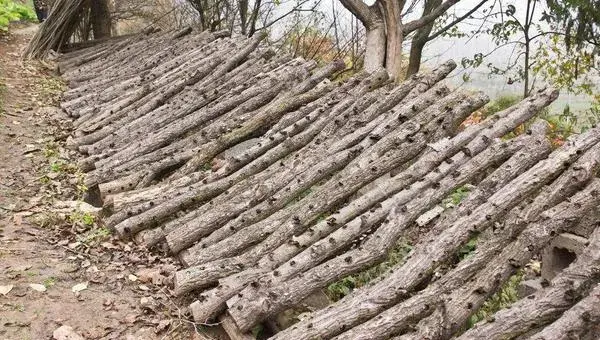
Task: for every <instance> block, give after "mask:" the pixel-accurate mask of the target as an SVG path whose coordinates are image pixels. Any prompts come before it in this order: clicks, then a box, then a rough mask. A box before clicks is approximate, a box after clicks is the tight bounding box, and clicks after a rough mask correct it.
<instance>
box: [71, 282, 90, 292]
mask: <svg viewBox="0 0 600 340" xmlns="http://www.w3.org/2000/svg"><path fill="white" fill-rule="evenodd" d="M87 287H88V283H87V282H83V283H78V284H76V285H74V286H73V288H71V291H72V292H73V293H79V292H81V291H82V290H86V289H87Z"/></svg>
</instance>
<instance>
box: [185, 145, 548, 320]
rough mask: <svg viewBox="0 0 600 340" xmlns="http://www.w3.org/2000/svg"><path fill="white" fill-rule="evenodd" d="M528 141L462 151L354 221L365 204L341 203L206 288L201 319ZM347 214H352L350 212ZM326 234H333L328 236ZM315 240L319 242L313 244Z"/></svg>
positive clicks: (198, 309) (197, 310)
mask: <svg viewBox="0 0 600 340" xmlns="http://www.w3.org/2000/svg"><path fill="white" fill-rule="evenodd" d="M523 142H524V141H523V140H521V141H518V142H511V143H508V144H507V143H505V142H498V143H497V144H496V145H494V146H492V147H490V149H488V150H486V151H485V152H484V153H482V154H481V156H479V157H478V158H479V160H483V161H481V162H480V161H479V160H476V159H473V160H472V161H470V162H469V165H467V164H465V162H467V159H468V157H466V156H465V155H464V154H462V153H459V154H457V155H455V156H454V157H452V159H451V161H452V162H451V161H450V160H449V161H448V162H447V163H443V164H441V165H440V166H439V167H438V169H436V170H434V171H432V172H430V173H429V174H428V175H427V176H425V177H424V180H420V181H417V182H416V183H415V184H414V185H411V186H410V187H408V186H407V189H406V190H404V191H402V193H399V194H397V195H396V196H394V197H393V198H392V199H388V200H385V201H383V202H381V204H380V205H378V206H377V207H376V208H372V209H371V210H369V212H368V213H364V214H363V215H362V216H360V218H356V219H354V220H352V221H350V222H349V223H347V224H346V221H349V217H352V216H354V215H355V214H351V211H352V210H353V209H359V208H357V207H360V208H362V204H354V203H355V202H357V201H353V202H352V203H351V205H349V206H346V207H344V208H342V209H341V210H340V212H339V213H336V214H334V215H332V218H334V219H335V223H331V222H328V221H324V222H320V223H318V224H317V225H315V226H314V227H311V230H310V231H309V232H306V233H304V234H302V235H299V236H296V237H294V242H290V243H286V244H283V245H282V246H280V247H279V248H278V249H277V250H275V251H274V252H273V253H272V254H270V255H269V256H267V257H264V258H263V259H261V261H260V262H259V266H258V268H252V269H249V270H247V271H246V272H242V273H240V274H236V275H234V276H231V277H228V278H227V279H224V280H221V281H220V286H219V287H217V288H216V289H213V290H212V291H209V292H204V293H203V294H202V296H203V298H202V299H200V300H199V301H198V302H196V303H194V304H193V305H192V306H191V307H192V311H193V313H194V316H197V317H198V320H202V319H208V318H210V317H211V316H213V315H215V313H216V312H218V311H219V310H222V309H223V308H225V306H224V303H225V300H226V299H227V298H225V297H232V296H233V295H234V294H236V292H237V290H236V289H240V287H243V286H244V284H247V283H249V282H259V283H258V287H261V289H267V287H268V286H272V285H274V284H275V283H276V282H283V281H285V280H286V279H288V278H289V277H291V276H293V275H294V274H296V273H299V272H302V271H304V270H307V269H309V268H310V267H312V266H314V265H315V264H318V263H319V262H320V261H322V260H324V259H327V258H328V257H330V256H331V255H334V254H335V253H336V252H337V251H339V250H340V249H343V248H344V247H345V246H346V245H347V244H348V243H349V242H352V240H354V239H356V238H357V237H359V236H360V235H362V234H363V233H364V232H365V231H366V230H368V229H370V228H371V227H372V226H374V225H376V223H377V222H378V221H379V222H380V221H382V220H383V219H384V218H385V216H386V215H387V212H388V211H389V210H390V209H391V208H392V207H393V206H395V205H399V204H404V203H405V202H406V201H408V200H410V199H411V198H412V197H414V196H416V195H417V194H418V193H419V192H421V191H422V190H424V189H426V188H429V187H431V186H433V185H436V183H440V179H441V178H444V177H445V176H446V175H447V174H449V173H451V172H454V170H456V168H457V167H461V164H465V165H464V166H462V167H461V168H462V169H463V171H462V172H463V174H464V175H463V178H461V179H457V178H454V177H452V179H451V180H450V181H451V183H454V185H455V186H456V185H458V184H456V183H460V182H461V181H466V180H468V178H469V177H473V176H474V175H475V174H477V173H478V172H479V171H480V170H482V169H485V168H486V167H487V166H489V165H490V164H493V163H494V162H495V161H496V160H498V159H502V158H503V157H506V155H509V154H510V153H512V152H514V151H515V150H518V149H519V148H520V147H522V145H523ZM535 151H536V152H538V151H539V150H538V149H537V148H536V149H535ZM542 154H543V153H542ZM488 156H490V157H491V158H490V157H488ZM468 168H470V170H467V169H468ZM386 188H387V187H382V188H376V189H374V190H373V191H372V192H369V193H367V194H366V195H365V196H367V197H369V198H371V197H372V196H374V195H377V194H378V192H379V191H382V190H385V189H386ZM367 206H368V205H367ZM347 214H351V215H349V216H345V215H347ZM340 226H341V227H340ZM336 230H337V231H336ZM334 231H336V232H334ZM327 235H330V236H329V237H327ZM330 237H331V238H333V239H335V240H336V242H335V243H331V242H329V241H328V240H329V238H330ZM320 238H322V239H321V241H319V242H317V241H318V240H319V239H320ZM315 242H316V243H315ZM313 243H314V245H312V246H311V244H313ZM307 247H308V248H307ZM302 250H304V251H303V252H302V253H301V254H300V255H299V256H296V257H294V259H293V265H290V264H291V263H292V262H291V261H289V262H287V263H286V264H285V265H283V266H281V267H279V268H276V267H277V265H279V264H281V263H283V262H285V261H286V260H289V259H290V258H291V257H292V256H293V255H294V254H296V253H298V252H300V251H302ZM272 269H274V270H273V271H272V272H270V273H268V271H269V270H272ZM259 271H262V272H263V274H262V275H261V276H263V278H261V279H260V280H258V276H257V275H251V274H252V273H257V272H259ZM267 273H268V274H267ZM265 274H267V275H265ZM247 278H250V279H252V281H244V279H247ZM255 290H256V289H255V288H254V287H246V289H244V291H243V292H242V293H241V294H240V296H243V298H240V299H237V301H234V299H231V300H230V301H228V304H229V305H231V306H235V305H236V304H243V303H244V301H248V300H253V299H255V298H256V291H255ZM241 299H243V300H241ZM217 301H220V304H219V303H217ZM217 306H220V309H219V308H217Z"/></svg>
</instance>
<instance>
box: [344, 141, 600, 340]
mask: <svg viewBox="0 0 600 340" xmlns="http://www.w3.org/2000/svg"><path fill="white" fill-rule="evenodd" d="M594 149H595V150H589V151H588V152H587V153H586V154H585V155H583V156H582V157H581V158H580V159H579V160H578V161H577V162H576V163H575V164H573V165H572V166H571V167H570V168H569V169H568V170H567V171H565V172H564V173H563V174H562V175H561V177H560V178H559V179H557V180H556V181H554V182H553V183H552V184H551V185H550V186H548V187H546V188H544V189H543V190H542V193H541V194H540V195H538V196H537V197H536V198H535V199H534V201H533V202H532V203H530V204H528V205H527V206H526V207H524V208H515V209H513V210H512V211H511V212H510V213H509V215H508V216H507V218H506V219H505V222H504V223H503V224H502V227H501V229H500V228H498V229H497V232H496V233H494V235H493V236H492V237H491V238H490V239H489V240H486V242H485V243H484V244H482V245H481V246H478V247H477V248H478V249H477V251H476V253H475V254H474V255H472V256H470V257H469V258H467V259H464V260H463V261H461V262H460V263H459V264H458V265H457V266H456V268H455V269H453V270H451V271H450V272H448V273H447V274H445V275H443V276H442V277H441V278H440V279H439V280H438V281H435V282H433V283H432V284H430V285H429V286H428V287H427V288H426V289H425V290H423V291H421V292H419V293H418V294H417V295H415V296H413V297H411V298H410V299H408V300H406V301H403V302H401V303H399V304H397V305H396V306H394V307H392V308H390V309H387V310H386V311H385V312H383V313H381V314H379V316H377V317H375V318H372V319H371V320H369V321H367V322H365V323H363V324H361V325H359V326H357V327H355V328H353V329H351V330H350V331H348V332H346V333H343V334H342V335H340V338H342V337H343V336H348V338H352V339H363V338H370V337H373V338H374V339H375V338H385V337H389V336H390V335H392V334H397V333H399V332H401V331H402V330H404V329H407V327H410V326H411V324H412V323H413V322H415V321H418V320H419V319H421V318H422V317H424V316H427V315H429V314H430V313H431V312H432V311H433V310H436V311H440V310H445V308H444V306H443V304H442V303H441V297H443V296H446V295H448V294H451V293H452V292H453V291H454V290H456V289H459V288H461V287H462V286H463V285H464V284H465V282H470V280H471V278H472V277H473V276H474V275H476V274H477V272H478V271H480V270H481V269H483V268H485V267H486V266H487V267H490V268H496V267H494V266H492V265H491V263H495V262H492V259H494V257H495V256H496V255H497V254H499V253H500V252H501V251H503V250H504V249H505V248H506V246H507V245H508V244H509V243H511V242H512V241H513V240H514V237H515V235H518V234H519V233H521V231H522V230H523V229H524V228H525V227H526V226H527V224H528V223H530V222H534V221H538V220H539V217H538V216H539V214H540V213H541V212H542V211H543V210H544V209H547V208H548V207H551V206H554V205H556V204H558V203H559V202H561V201H563V200H565V198H567V197H568V196H571V195H573V194H575V193H576V192H577V191H578V190H581V189H582V188H583V187H584V186H585V185H586V184H587V183H589V181H590V180H591V179H592V178H593V176H594V175H593V174H594V169H595V168H597V167H598V163H599V162H598V160H599V159H600V158H594V157H596V156H597V155H598V150H600V144H599V145H597V146H596V147H594ZM536 151H537V149H536V148H532V149H530V152H536ZM536 155H537V154H536ZM523 156H525V157H523ZM540 156H543V153H541V154H540ZM528 157H529V156H527V155H520V156H515V157H513V159H514V160H515V161H516V162H517V163H516V164H510V163H509V162H507V163H505V164H504V165H502V167H505V168H506V169H509V168H512V167H514V166H515V165H516V166H517V167H518V166H522V165H523V164H519V163H520V162H522V160H523V159H527V158H528ZM526 167H527V165H526ZM497 173H506V172H502V171H497ZM510 179H511V177H508V178H504V179H500V178H498V177H497V176H494V175H491V176H488V177H487V178H486V179H485V180H484V181H483V182H482V183H480V184H479V185H478V187H477V190H479V191H480V192H479V193H478V192H471V193H470V194H469V198H472V197H473V196H475V197H477V196H480V195H481V193H483V191H485V190H489V189H486V188H490V185H489V184H491V183H498V184H499V185H498V187H501V186H503V185H504V184H505V183H507V182H508V181H509V180H510ZM499 181H500V182H499ZM492 190H493V189H492ZM489 195H491V193H488V194H486V195H485V196H489ZM483 198H484V199H485V198H486V197H483ZM478 201H479V202H482V199H478ZM573 206H576V204H573ZM466 214H467V212H464V213H463V215H466ZM454 218H455V219H457V218H460V217H459V216H456V215H455V217H454ZM555 218H557V219H559V220H560V219H562V217H561V215H560V214H559V215H558V216H556V217H555ZM563 222H568V223H571V221H568V220H567V221H563ZM436 229H437V230H436ZM436 229H433V230H432V232H433V233H437V232H439V231H440V230H442V229H440V228H436ZM494 261H495V260H494ZM473 310H474V311H475V310H476V308H473ZM399 311H401V312H399ZM391 315H394V316H395V317H393V318H390V317H389V316H391ZM399 315H401V317H400V316H399ZM422 322H423V323H424V324H421V323H420V324H419V325H418V326H417V328H418V329H419V331H418V332H419V334H418V335H417V334H415V333H411V334H410V335H406V336H405V338H410V339H412V338H421V337H422V336H424V335H425V334H427V336H429V335H431V334H438V333H439V330H440V329H439V327H437V325H438V324H437V322H439V319H437V318H431V317H427V318H426V319H424V320H423V321H422ZM431 323H434V324H435V325H433V326H432V325H431ZM374 333H376V334H377V336H376V337H375V336H373V335H371V334H374Z"/></svg>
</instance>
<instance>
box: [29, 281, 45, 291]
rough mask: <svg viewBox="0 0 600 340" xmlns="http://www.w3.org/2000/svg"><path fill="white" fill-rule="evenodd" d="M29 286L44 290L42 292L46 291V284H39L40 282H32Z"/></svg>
mask: <svg viewBox="0 0 600 340" xmlns="http://www.w3.org/2000/svg"><path fill="white" fill-rule="evenodd" d="M29 287H30V288H31V289H33V290H35V291H38V292H42V293H43V292H45V291H46V286H44V285H41V284H38V283H31V284H29Z"/></svg>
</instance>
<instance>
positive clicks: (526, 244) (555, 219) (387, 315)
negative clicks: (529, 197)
mask: <svg viewBox="0 0 600 340" xmlns="http://www.w3.org/2000/svg"><path fill="white" fill-rule="evenodd" d="M576 171H577V170H575V172H576ZM586 178H587V179H589V178H590V177H589V176H588V177H586ZM583 182H584V183H585V182H586V181H583ZM553 187H554V188H555V189H557V188H563V189H568V191H573V189H574V190H575V191H576V190H578V185H572V183H561V184H560V185H554V184H553ZM586 193H589V192H586ZM577 195H581V194H577ZM577 195H576V196H574V198H573V199H572V200H570V201H566V202H564V203H561V204H560V205H558V206H557V207H555V208H552V209H549V210H547V211H545V212H543V213H542V214H540V215H538V214H536V212H537V211H538V210H539V208H540V206H541V205H542V204H543V205H545V206H548V205H552V203H555V202H556V201H557V200H561V199H564V198H566V197H568V195H564V194H562V193H558V194H556V193H555V194H554V195H553V193H552V191H551V190H548V191H546V192H545V193H544V195H542V196H538V197H537V198H536V200H535V202H534V203H532V204H531V205H529V206H528V207H527V214H526V215H523V214H521V216H520V218H519V220H518V221H513V222H512V223H505V228H510V230H505V232H506V234H504V235H500V236H498V237H495V238H493V239H491V240H490V241H489V242H486V243H485V244H483V245H482V246H481V247H480V249H481V250H480V251H478V252H477V253H476V254H474V255H473V256H472V257H471V258H469V259H466V260H464V261H463V262H460V263H459V264H458V266H457V268H456V269H454V270H452V271H450V272H449V273H447V274H445V275H444V276H443V277H442V278H441V281H440V282H435V283H433V284H432V285H431V286H430V287H428V288H426V289H425V290H424V291H422V292H419V293H418V295H416V296H414V297H411V298H410V299H408V300H406V301H404V302H401V303H399V304H397V305H396V306H394V307H392V308H390V309H387V310H386V311H385V312H383V313H380V314H379V315H378V316H377V317H375V318H373V319H371V320H369V321H368V322H365V323H363V324H361V325H359V326H357V327H355V328H353V329H351V330H350V331H348V332H345V333H343V334H341V335H340V336H339V338H340V339H341V338H344V337H347V338H352V339H369V338H372V339H384V338H387V337H389V336H390V335H392V334H395V333H398V332H401V331H402V330H403V329H406V328H408V327H409V326H411V323H412V322H414V321H415V320H419V319H420V318H421V317H423V316H426V315H427V314H428V313H431V312H432V311H433V310H434V309H436V308H437V309H439V310H444V312H445V314H446V315H445V317H444V319H443V320H440V319H430V318H427V320H424V325H421V326H422V327H419V331H418V332H416V333H414V334H412V335H411V336H412V337H414V338H423V337H424V336H432V335H433V334H437V336H433V337H432V338H439V337H442V338H448V337H450V334H452V333H454V332H455V331H456V330H457V326H456V325H454V326H453V329H452V330H451V331H450V330H449V329H448V331H449V332H447V333H444V332H443V330H444V327H445V326H448V325H447V322H451V321H455V320H456V319H463V320H465V315H464V313H462V312H459V311H457V310H456V306H461V308H462V309H464V306H469V308H468V309H467V310H468V312H467V315H470V314H471V313H475V312H476V311H477V310H478V306H479V305H480V304H477V303H475V302H474V301H472V300H469V301H468V302H467V301H465V299H464V298H463V296H469V295H473V296H475V297H476V298H477V299H478V300H479V301H485V299H486V297H487V296H489V295H491V294H492V293H493V292H494V289H489V287H490V285H493V287H495V288H498V287H500V286H501V284H502V283H503V282H505V281H506V279H508V277H509V276H510V273H512V272H514V271H516V270H517V264H519V263H520V264H523V265H524V264H525V263H527V261H528V259H530V258H531V255H532V254H533V253H532V252H533V251H535V249H540V248H541V247H543V246H544V245H545V244H546V242H547V241H549V237H551V235H552V233H553V232H555V231H556V230H558V229H560V228H565V227H568V226H569V225H573V224H574V223H575V222H576V220H577V218H578V217H579V216H581V215H582V214H585V213H587V212H588V210H589V209H590V208H591V207H593V204H594V203H589V202H588V201H584V200H583V199H581V200H580V199H579V198H580V196H577ZM581 202H584V203H587V204H582V205H581V206H579V205H580V204H581ZM530 222H531V223H532V224H531V225H529V226H527V228H528V229H527V232H525V233H524V234H523V235H521V236H519V237H518V238H517V239H516V240H515V242H512V243H511V241H512V240H513V239H514V235H518V234H519V233H520V231H521V230H522V229H523V228H524V227H525V226H521V225H522V224H525V225H527V223H530ZM540 227H543V228H548V231H547V232H546V231H544V233H542V237H539V238H538V237H537V236H536V235H537V234H536V233H538V232H539V230H537V229H535V228H538V229H539V228H540ZM532 230H533V231H532ZM543 235H547V236H546V237H545V238H544V237H543ZM532 238H533V239H534V240H532ZM532 242H533V243H532ZM509 243H511V244H510V245H509ZM533 248H535V249H533ZM523 249H528V250H527V251H523ZM531 249H533V250H531ZM497 254H498V255H497ZM515 254H516V255H515ZM479 270H482V271H481V272H479V273H477V271H479ZM483 282H487V285H486V284H483ZM459 293H460V294H463V295H461V296H458V295H459ZM453 298H456V299H457V300H458V301H459V302H456V303H455V302H454V301H452V299H453ZM444 301H446V303H445V304H444ZM453 307H454V308H453ZM399 314H401V315H402V317H399V318H394V317H393V316H394V315H399ZM457 315H460V317H459V316H457ZM437 322H440V323H437ZM460 326H462V323H460ZM442 334H445V335H442Z"/></svg>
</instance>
